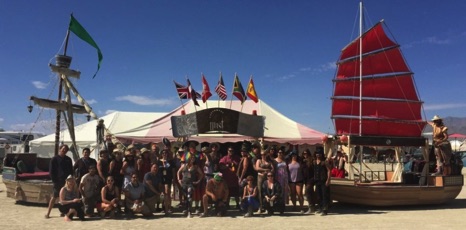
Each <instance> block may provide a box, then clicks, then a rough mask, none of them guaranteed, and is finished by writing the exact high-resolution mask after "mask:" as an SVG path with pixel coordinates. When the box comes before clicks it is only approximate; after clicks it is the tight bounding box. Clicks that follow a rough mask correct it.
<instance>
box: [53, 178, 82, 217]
mask: <svg viewBox="0 0 466 230" xmlns="http://www.w3.org/2000/svg"><path fill="white" fill-rule="evenodd" d="M59 199H60V200H59V203H60V206H58V209H59V210H60V212H61V213H64V214H65V221H71V220H72V219H73V216H75V215H76V216H78V218H79V219H80V220H84V211H83V203H82V202H81V199H80V198H79V190H78V186H76V178H74V176H72V175H69V176H68V177H67V178H66V183H65V186H63V188H62V189H61V190H60V198H59Z"/></svg>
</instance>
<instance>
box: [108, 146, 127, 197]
mask: <svg viewBox="0 0 466 230" xmlns="http://www.w3.org/2000/svg"><path fill="white" fill-rule="evenodd" d="M113 156H114V157H113V160H112V161H111V162H110V166H109V170H110V176H112V177H113V179H114V180H115V181H114V185H115V186H116V187H117V188H118V189H119V191H121V189H122V188H123V181H124V176H123V174H121V168H122V167H123V152H122V151H121V150H120V149H119V148H115V149H113Z"/></svg>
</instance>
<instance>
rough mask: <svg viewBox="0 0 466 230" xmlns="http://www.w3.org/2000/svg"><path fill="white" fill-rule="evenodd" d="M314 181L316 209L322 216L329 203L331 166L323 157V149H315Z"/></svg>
mask: <svg viewBox="0 0 466 230" xmlns="http://www.w3.org/2000/svg"><path fill="white" fill-rule="evenodd" d="M313 166H314V183H315V185H316V193H317V204H318V211H317V213H321V215H322V216H325V215H327V212H328V205H329V203H330V178H331V171H332V168H331V166H330V163H329V162H328V160H327V159H325V157H324V154H323V150H322V149H318V150H317V151H316V159H315V161H314V165H313Z"/></svg>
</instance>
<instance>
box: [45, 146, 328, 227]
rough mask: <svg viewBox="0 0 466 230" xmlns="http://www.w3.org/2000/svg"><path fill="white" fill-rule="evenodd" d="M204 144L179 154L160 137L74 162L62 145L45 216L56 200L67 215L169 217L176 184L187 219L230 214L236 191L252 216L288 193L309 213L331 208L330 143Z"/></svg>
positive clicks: (271, 209)
mask: <svg viewBox="0 0 466 230" xmlns="http://www.w3.org/2000/svg"><path fill="white" fill-rule="evenodd" d="M198 147H199V143H198V142H196V141H187V142H185V143H184V144H183V145H182V146H181V147H180V148H179V149H178V150H176V153H172V151H171V147H170V145H168V146H167V145H165V147H164V148H163V149H162V150H159V149H158V147H157V145H156V144H151V145H150V149H147V148H142V149H137V148H135V147H133V146H128V148H126V149H125V150H124V151H123V150H121V149H119V148H114V149H113V150H112V149H109V148H106V149H104V150H101V151H100V157H99V159H97V160H95V159H93V158H91V157H90V152H91V151H90V149H88V148H84V149H83V151H82V157H81V158H80V159H79V160H77V161H76V162H75V163H74V165H73V164H72V160H71V158H69V157H68V156H66V153H67V152H68V151H69V148H68V146H67V145H62V146H61V147H60V151H59V154H58V155H57V156H54V157H53V158H52V160H51V162H50V167H49V168H50V175H51V178H52V182H53V184H54V187H53V190H54V194H53V198H52V199H51V200H50V203H49V207H48V211H47V214H46V216H45V217H46V218H49V216H50V212H51V210H52V208H53V207H54V205H55V203H56V201H57V199H58V203H59V206H58V207H59V211H60V213H61V215H62V216H63V217H64V219H65V220H66V221H71V220H72V219H73V217H78V218H79V219H80V220H84V219H85V217H94V216H100V217H101V218H113V217H115V215H117V214H120V213H123V212H124V214H125V215H126V216H133V215H134V214H141V215H143V216H152V215H153V213H155V212H159V211H161V212H163V213H164V214H165V215H167V216H168V215H171V214H172V213H173V212H174V210H173V207H172V200H171V199H172V188H174V189H175V191H179V193H178V194H175V195H174V196H175V197H176V196H177V198H178V199H179V201H180V202H179V205H178V207H179V208H181V210H182V213H183V214H185V215H186V216H187V217H188V218H190V217H192V216H194V215H198V216H199V217H201V218H202V217H207V216H209V215H211V214H212V212H214V213H215V214H214V215H216V216H223V215H225V214H226V211H227V210H228V209H229V208H233V207H230V198H234V201H235V204H236V206H235V208H236V209H238V210H241V211H242V212H243V213H244V216H245V217H250V216H253V215H254V214H262V213H267V214H269V215H272V214H274V213H280V214H282V213H283V212H284V211H285V206H286V204H288V203H289V200H291V203H292V205H293V208H294V210H295V211H298V212H300V213H302V214H310V213H313V212H319V213H322V215H326V214H327V212H328V206H329V202H330V194H329V184H330V178H331V171H332V166H331V163H330V161H331V159H326V158H325V157H324V154H323V149H321V148H318V149H317V150H316V151H315V152H314V153H311V152H310V150H309V149H306V150H304V151H303V152H302V153H301V154H298V152H296V151H293V150H292V146H291V145H290V148H288V149H285V148H277V147H276V146H269V147H268V146H261V145H260V144H259V143H249V142H245V143H243V145H242V146H241V149H240V154H238V153H236V150H237V149H235V146H225V147H227V148H226V154H222V152H221V151H220V148H221V145H220V144H219V143H211V144H209V145H206V146H203V147H202V148H200V149H201V151H198V150H197V148H198ZM110 150H111V153H110ZM174 193H175V192H174ZM122 195H124V199H122ZM304 197H306V198H307V201H308V206H307V207H306V208H304ZM298 205H299V206H298ZM209 210H212V211H209Z"/></svg>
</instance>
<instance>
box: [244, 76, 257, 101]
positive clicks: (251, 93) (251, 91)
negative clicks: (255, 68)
mask: <svg viewBox="0 0 466 230" xmlns="http://www.w3.org/2000/svg"><path fill="white" fill-rule="evenodd" d="M246 92H247V93H246V95H248V97H249V98H251V100H252V101H254V102H255V103H257V102H258V101H259V97H258V96H257V92H256V88H255V87H254V81H253V80H252V75H251V78H250V79H249V84H248V89H247V90H246Z"/></svg>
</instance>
